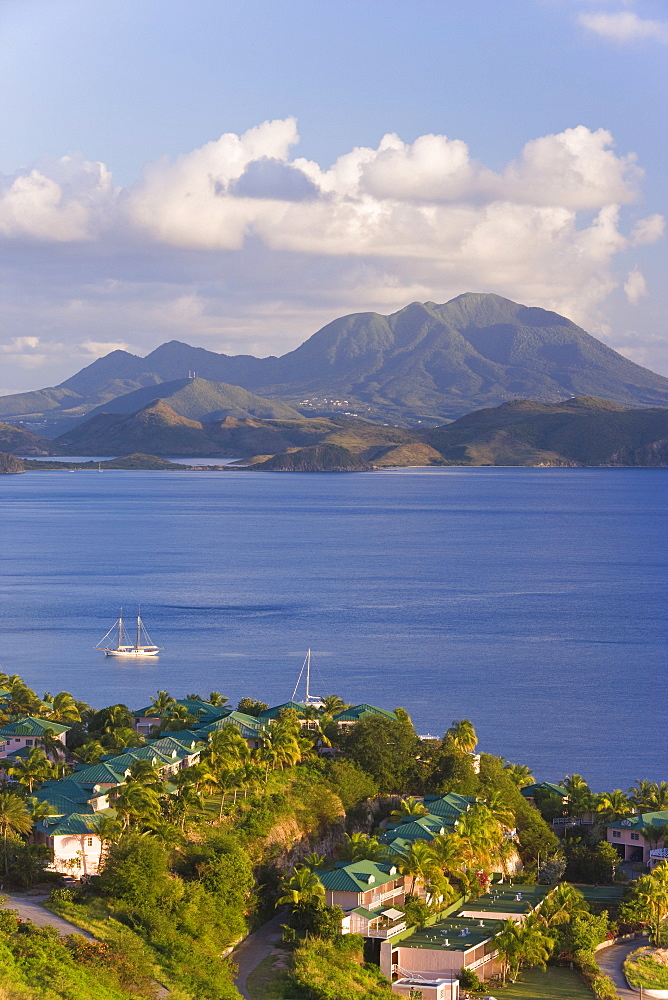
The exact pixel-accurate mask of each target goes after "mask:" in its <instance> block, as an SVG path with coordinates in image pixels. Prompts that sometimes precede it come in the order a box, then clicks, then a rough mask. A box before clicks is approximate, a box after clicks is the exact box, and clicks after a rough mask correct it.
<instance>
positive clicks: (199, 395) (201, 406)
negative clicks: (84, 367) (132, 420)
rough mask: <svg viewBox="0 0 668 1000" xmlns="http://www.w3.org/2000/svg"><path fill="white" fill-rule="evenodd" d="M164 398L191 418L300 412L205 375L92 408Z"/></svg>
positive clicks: (131, 407) (124, 409) (132, 409)
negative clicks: (214, 380) (211, 379)
mask: <svg viewBox="0 0 668 1000" xmlns="http://www.w3.org/2000/svg"><path fill="white" fill-rule="evenodd" d="M158 399H160V400H163V401H164V402H165V403H168V404H169V406H170V407H171V408H172V410H174V412H175V413H178V414H179V415H180V416H182V417H189V418H190V419H191V420H202V421H210V420H223V419H224V418H225V417H237V418H244V417H260V418H261V419H265V420H276V419H278V420H280V419H284V420H294V419H299V417H300V413H299V412H298V411H297V410H295V408H294V407H292V406H289V405H288V403H282V402H281V401H280V400H279V399H264V398H263V397H262V396H256V395H255V394H254V393H252V392H248V390H247V389H242V388H241V387H240V386H238V385H228V384H227V383H226V382H209V381H208V380H207V379H205V378H181V379H175V380H174V381H172V382H163V383H162V384H160V385H155V386H148V387H147V388H144V389H135V390H134V392H128V393H126V394H125V395H123V396H118V397H117V398H116V399H112V400H110V401H109V402H106V403H103V404H102V405H101V406H98V407H97V408H96V409H94V410H92V411H91V413H90V414H89V416H91V417H94V416H97V414H99V413H136V412H137V410H141V409H143V408H144V407H145V406H148V405H149V404H150V403H153V402H155V401H156V400H158Z"/></svg>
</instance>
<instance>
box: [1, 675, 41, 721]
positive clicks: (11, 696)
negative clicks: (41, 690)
mask: <svg viewBox="0 0 668 1000" xmlns="http://www.w3.org/2000/svg"><path fill="white" fill-rule="evenodd" d="M5 709H6V711H7V712H8V713H9V715H11V716H21V715H39V713H40V712H41V710H42V702H41V701H40V700H39V698H38V697H37V695H36V694H35V692H34V691H32V690H31V689H30V688H29V687H28V685H27V684H24V682H23V681H22V680H21V678H20V677H17V676H14V677H13V678H12V679H11V684H10V685H9V689H8V694H6V695H5Z"/></svg>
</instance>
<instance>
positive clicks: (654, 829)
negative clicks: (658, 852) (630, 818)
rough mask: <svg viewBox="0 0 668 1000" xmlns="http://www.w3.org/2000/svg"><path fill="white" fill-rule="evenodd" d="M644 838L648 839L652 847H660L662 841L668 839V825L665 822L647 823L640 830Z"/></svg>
mask: <svg viewBox="0 0 668 1000" xmlns="http://www.w3.org/2000/svg"><path fill="white" fill-rule="evenodd" d="M640 834H641V836H642V838H643V840H646V841H647V843H648V844H649V846H650V848H651V847H652V846H654V847H658V846H659V844H660V843H662V842H665V841H666V840H667V839H668V825H667V824H665V823H647V824H646V825H645V826H644V827H642V829H641V830H640Z"/></svg>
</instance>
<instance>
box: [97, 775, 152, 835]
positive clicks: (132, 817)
mask: <svg viewBox="0 0 668 1000" xmlns="http://www.w3.org/2000/svg"><path fill="white" fill-rule="evenodd" d="M109 797H110V799H111V801H112V803H113V807H114V809H115V810H116V812H117V813H118V814H119V816H121V817H122V819H123V829H127V828H128V826H130V824H131V822H133V821H138V820H149V819H154V818H155V817H157V815H158V814H159V812H160V800H159V798H158V795H157V793H156V792H155V791H154V790H153V789H152V788H148V787H146V786H145V785H141V784H139V782H137V781H128V782H126V783H125V784H124V785H118V786H117V787H116V788H114V789H113V791H112V792H111V793H110V796H109Z"/></svg>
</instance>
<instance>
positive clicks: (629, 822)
mask: <svg viewBox="0 0 668 1000" xmlns="http://www.w3.org/2000/svg"><path fill="white" fill-rule="evenodd" d="M667 823H668V809H662V810H661V811H660V812H650V813H640V814H639V815H637V816H625V817H624V818H623V819H618V820H615V822H614V823H606V824H605V825H606V827H614V828H615V829H617V830H629V829H630V830H642V829H643V827H645V826H665V825H666V824H667Z"/></svg>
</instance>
